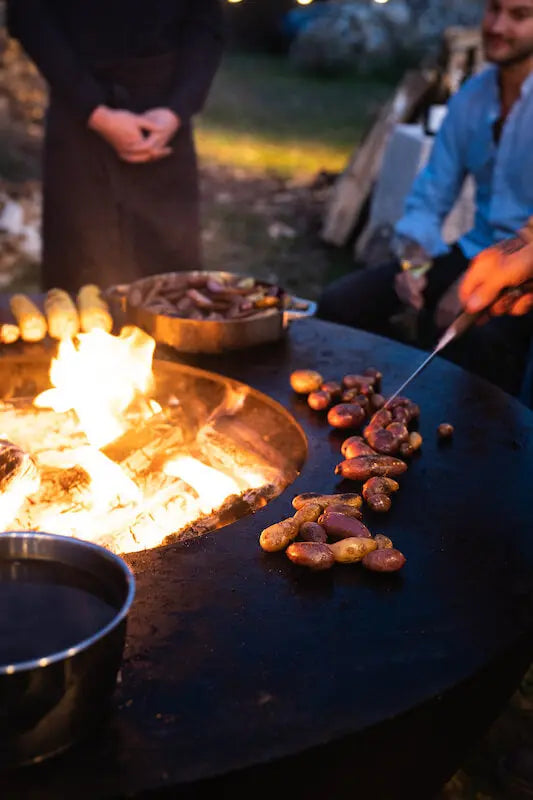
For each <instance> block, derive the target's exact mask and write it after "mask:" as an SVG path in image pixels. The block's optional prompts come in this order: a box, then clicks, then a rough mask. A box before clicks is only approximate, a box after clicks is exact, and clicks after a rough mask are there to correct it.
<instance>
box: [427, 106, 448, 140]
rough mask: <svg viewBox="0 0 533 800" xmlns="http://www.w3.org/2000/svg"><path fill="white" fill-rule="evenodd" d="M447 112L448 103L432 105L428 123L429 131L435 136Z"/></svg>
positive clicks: (429, 110)
mask: <svg viewBox="0 0 533 800" xmlns="http://www.w3.org/2000/svg"><path fill="white" fill-rule="evenodd" d="M447 113H448V106H447V105H434V106H430V107H429V109H428V117H427V123H426V128H427V132H428V133H430V134H432V135H433V136H434V135H435V134H436V133H437V131H438V130H439V128H440V126H441V125H442V123H443V121H444V117H445V116H446V114H447Z"/></svg>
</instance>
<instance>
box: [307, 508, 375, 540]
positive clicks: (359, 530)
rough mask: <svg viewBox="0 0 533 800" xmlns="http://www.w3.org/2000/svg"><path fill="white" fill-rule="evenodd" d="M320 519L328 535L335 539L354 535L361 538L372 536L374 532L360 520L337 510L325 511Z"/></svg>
mask: <svg viewBox="0 0 533 800" xmlns="http://www.w3.org/2000/svg"><path fill="white" fill-rule="evenodd" d="M318 521H319V523H320V525H322V527H323V528H324V529H325V531H326V533H327V534H328V536H331V537H332V538H334V539H347V538H349V537H353V536H355V537H357V538H360V539H371V538H372V534H371V533H370V531H369V530H368V528H367V527H366V525H363V523H362V522H361V521H360V520H358V519H354V517H347V516H345V515H344V514H338V513H336V512H335V511H325V512H324V514H322V516H321V517H319V518H318Z"/></svg>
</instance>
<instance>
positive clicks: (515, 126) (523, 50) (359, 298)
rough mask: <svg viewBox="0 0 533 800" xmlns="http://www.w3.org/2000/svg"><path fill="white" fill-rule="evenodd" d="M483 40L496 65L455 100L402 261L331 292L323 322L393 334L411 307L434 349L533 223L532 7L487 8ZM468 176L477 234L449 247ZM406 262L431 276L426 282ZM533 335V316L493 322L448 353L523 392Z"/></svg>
mask: <svg viewBox="0 0 533 800" xmlns="http://www.w3.org/2000/svg"><path fill="white" fill-rule="evenodd" d="M482 33H483V44H484V51H485V56H486V59H487V61H489V62H492V63H491V64H490V66H488V67H487V69H485V70H484V71H483V72H481V73H480V74H478V75H476V76H474V77H473V78H471V79H470V80H469V81H467V82H466V83H465V84H464V85H463V86H462V87H461V89H460V90H459V91H458V92H457V93H456V94H455V95H454V96H453V97H452V99H451V100H450V103H449V108H448V113H447V116H446V118H445V119H444V122H443V124H442V127H441V128H440V131H439V133H438V135H437V137H436V140H435V143H434V147H433V150H432V154H431V157H430V160H429V162H428V164H427V166H426V167H425V169H423V170H422V172H421V173H420V174H419V175H418V176H417V178H416V180H415V182H414V184H413V187H412V190H411V192H410V194H409V196H408V198H407V201H406V209H405V214H404V216H403V217H402V219H401V220H400V221H399V222H398V224H397V226H396V233H397V237H398V238H397V255H398V261H397V262H395V263H390V264H385V265H382V266H380V267H376V268H372V269H367V270H360V271H357V272H355V273H353V274H351V275H348V276H346V277H345V278H342V279H341V280H340V281H337V282H336V283H334V284H332V286H331V287H328V288H327V289H326V291H325V293H324V295H323V297H322V299H321V302H320V304H319V315H320V316H322V317H324V318H326V319H330V320H333V321H336V322H342V323H344V324H348V325H353V326H355V327H360V328H365V329H368V330H373V331H376V332H378V333H385V334H390V329H389V327H388V320H389V317H391V316H392V315H393V314H394V313H396V312H397V311H398V310H399V309H400V308H401V302H403V303H406V304H408V305H410V306H412V307H414V308H415V309H418V310H422V309H423V314H424V315H425V317H426V319H427V318H429V320H430V321H431V324H432V328H433V330H432V331H431V343H432V340H433V339H434V338H436V335H437V333H438V330H440V329H442V328H444V327H445V326H446V325H447V324H449V323H450V322H451V321H452V319H453V317H454V316H455V315H456V314H457V313H459V311H460V301H459V298H458V294H457V284H458V280H459V279H460V276H461V275H462V273H463V272H464V271H465V270H466V268H467V266H468V264H469V262H470V260H471V259H472V258H474V257H475V256H476V255H478V254H479V253H480V252H481V251H483V250H485V249H487V248H489V247H491V246H493V245H494V244H495V243H497V242H499V241H502V240H503V239H506V238H509V237H512V236H513V235H514V234H515V232H516V231H517V230H519V229H520V228H522V227H524V226H525V225H526V223H527V220H528V218H529V217H530V216H532V215H533V146H532V131H533V0H487V6H486V9H485V14H484V18H483V23H482ZM467 174H471V175H473V177H474V179H475V183H476V199H475V202H476V215H475V221H474V227H473V228H472V229H471V230H470V231H469V232H468V233H467V234H466V235H465V236H463V237H462V238H461V239H459V241H458V242H457V243H455V244H454V245H453V246H452V247H448V246H447V245H446V244H445V243H444V241H443V240H442V237H441V229H442V224H443V222H444V220H445V218H446V216H447V214H448V212H449V211H450V210H451V208H452V206H453V204H454V203H455V200H456V199H457V197H458V195H459V192H460V189H461V186H462V184H463V181H464V178H465V176H466V175H467ZM400 264H403V266H404V267H410V266H425V267H426V268H427V267H429V270H428V271H427V272H426V273H425V274H424V275H420V274H417V272H416V271H414V270H410V269H404V270H402V269H401V267H400ZM532 327H533V326H532V318H531V315H526V316H521V317H510V316H503V317H500V318H498V319H493V320H491V321H490V322H489V323H488V324H486V325H484V326H481V327H476V328H473V329H471V330H470V331H469V332H468V333H467V334H466V335H465V336H464V337H462V338H461V339H460V340H459V341H457V342H454V343H453V344H452V345H450V346H449V347H448V348H447V349H446V351H445V352H444V353H443V355H444V356H445V357H447V358H450V359H451V360H453V361H456V362H457V363H459V364H461V365H462V366H464V367H466V368H467V369H469V370H471V371H472V372H476V373H478V374H480V375H482V376H484V377H486V378H488V379H489V380H491V381H492V382H493V383H495V384H498V385H500V386H501V387H502V388H504V389H506V390H507V391H508V392H511V393H512V394H517V393H518V391H519V390H520V383H521V378H522V373H523V369H524V364H525V359H526V356H527V352H528V349H529V342H530V339H531V333H532Z"/></svg>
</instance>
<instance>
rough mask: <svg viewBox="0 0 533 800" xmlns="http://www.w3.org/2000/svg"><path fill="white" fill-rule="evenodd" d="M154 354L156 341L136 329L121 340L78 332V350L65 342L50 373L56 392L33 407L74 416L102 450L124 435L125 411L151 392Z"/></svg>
mask: <svg viewBox="0 0 533 800" xmlns="http://www.w3.org/2000/svg"><path fill="white" fill-rule="evenodd" d="M154 349H155V341H154V340H153V339H152V337H151V336H148V334H147V333H144V331H141V330H140V328H135V327H134V326H132V325H130V326H127V327H125V328H123V329H122V330H121V332H120V335H119V336H111V335H110V334H109V333H106V332H105V331H103V330H99V329H98V328H95V329H94V330H93V331H91V332H90V333H80V334H79V335H78V337H77V345H76V344H74V341H73V340H72V339H63V340H62V341H61V342H60V343H59V349H58V354H57V357H56V358H54V359H53V360H52V366H51V368H50V381H51V383H52V386H53V388H52V389H47V391H45V392H42V393H41V394H40V395H38V396H37V397H36V398H35V400H34V405H35V406H37V408H52V409H53V410H54V411H59V412H63V411H71V410H72V411H74V412H75V413H76V415H77V417H78V419H79V421H80V425H81V427H82V429H83V430H84V432H85V434H86V436H87V439H88V440H89V442H90V443H91V444H93V445H94V446H95V447H102V446H103V445H105V444H108V442H112V441H113V440H114V439H116V438H117V437H118V436H120V435H121V434H122V433H124V431H125V430H126V427H127V421H126V419H125V416H124V415H125V413H126V411H127V410H128V408H130V406H131V405H132V403H133V402H134V400H135V399H136V398H137V399H138V398H144V395H145V394H146V393H147V392H148V391H149V390H150V389H151V387H152V359H153V355H154ZM157 409H158V410H160V407H159V406H158V407H157ZM146 410H147V416H151V415H152V414H153V413H154V409H153V408H152V407H147V409H146Z"/></svg>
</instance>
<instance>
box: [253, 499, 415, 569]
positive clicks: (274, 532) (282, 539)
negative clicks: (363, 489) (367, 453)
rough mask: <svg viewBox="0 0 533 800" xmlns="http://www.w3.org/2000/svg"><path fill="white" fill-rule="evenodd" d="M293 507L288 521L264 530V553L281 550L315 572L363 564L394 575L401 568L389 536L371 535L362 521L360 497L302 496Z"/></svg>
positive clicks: (401, 557) (401, 561) (402, 560)
mask: <svg viewBox="0 0 533 800" xmlns="http://www.w3.org/2000/svg"><path fill="white" fill-rule="evenodd" d="M292 505H293V508H294V509H295V514H294V515H293V516H292V517H288V518H287V519H284V520H281V522H276V523H275V524H274V525H270V526H269V527H268V528H265V529H264V530H263V531H262V533H261V536H260V538H259V543H260V545H261V547H262V548H263V550H265V551H266V552H268V553H274V552H278V551H280V550H285V552H286V554H287V557H288V558H289V559H290V560H291V561H292V562H293V563H294V564H298V565H299V566H302V567H307V568H308V569H312V570H315V571H320V570H325V569H330V568H331V567H332V566H333V565H334V564H335V563H338V564H356V563H359V562H361V563H362V565H363V566H364V567H366V569H369V570H372V571H374V572H397V571H398V570H399V569H401V568H402V567H403V565H404V564H405V556H404V555H403V553H401V552H400V551H399V550H396V549H395V548H394V547H393V544H392V542H391V540H390V539H389V538H388V537H387V536H383V535H382V534H377V535H376V536H372V534H371V533H370V531H369V530H368V528H367V527H366V525H364V524H363V522H362V521H361V520H362V513H361V507H362V499H361V495H359V494H356V493H348V494H332V495H320V494H313V493H305V494H300V495H297V496H296V497H295V498H294V499H293V501H292Z"/></svg>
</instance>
